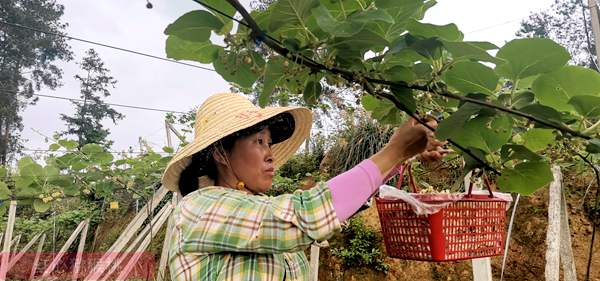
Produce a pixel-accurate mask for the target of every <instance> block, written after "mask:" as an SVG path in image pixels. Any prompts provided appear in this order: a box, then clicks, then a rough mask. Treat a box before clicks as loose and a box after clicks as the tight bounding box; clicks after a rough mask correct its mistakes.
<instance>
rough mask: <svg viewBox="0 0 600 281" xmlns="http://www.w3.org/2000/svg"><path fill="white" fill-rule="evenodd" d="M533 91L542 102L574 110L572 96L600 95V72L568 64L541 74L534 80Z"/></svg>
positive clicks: (560, 108) (557, 107)
mask: <svg viewBox="0 0 600 281" xmlns="http://www.w3.org/2000/svg"><path fill="white" fill-rule="evenodd" d="M533 92H534V93H535V96H536V97H537V99H538V100H539V101H540V103H541V104H544V105H547V106H551V107H553V108H555V109H557V110H560V111H574V110H575V109H574V108H573V106H572V105H570V104H569V101H570V100H571V98H572V97H575V96H581V95H587V96H596V97H598V96H600V74H598V73H597V72H595V71H593V70H591V69H588V68H584V67H581V66H566V67H563V68H561V69H559V70H557V71H554V72H552V73H548V74H544V75H540V77H538V78H537V79H536V80H535V81H534V82H533Z"/></svg>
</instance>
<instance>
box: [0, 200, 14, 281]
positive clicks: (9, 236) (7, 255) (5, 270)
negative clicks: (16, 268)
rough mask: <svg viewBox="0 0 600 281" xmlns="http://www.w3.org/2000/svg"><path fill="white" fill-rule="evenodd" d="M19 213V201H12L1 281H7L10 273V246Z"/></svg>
mask: <svg viewBox="0 0 600 281" xmlns="http://www.w3.org/2000/svg"><path fill="white" fill-rule="evenodd" d="M16 212H17V201H15V200H11V201H10V206H9V207H8V221H7V223H6V232H5V233H4V237H3V238H4V243H2V245H3V246H2V253H1V255H2V257H0V281H5V280H6V273H8V261H9V259H10V246H11V245H10V244H11V240H12V233H13V229H14V227H15V214H16Z"/></svg>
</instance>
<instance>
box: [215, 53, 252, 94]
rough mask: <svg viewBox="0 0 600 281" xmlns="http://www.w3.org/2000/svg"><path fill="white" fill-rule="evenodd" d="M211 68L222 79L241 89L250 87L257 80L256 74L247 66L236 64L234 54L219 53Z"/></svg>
mask: <svg viewBox="0 0 600 281" xmlns="http://www.w3.org/2000/svg"><path fill="white" fill-rule="evenodd" d="M213 66H214V67H215V71H216V72H217V73H219V75H221V77H223V79H225V80H227V81H229V82H231V83H235V84H237V85H239V86H240V87H242V88H250V87H252V85H253V84H254V82H255V81H256V79H258V74H257V73H254V72H253V71H252V69H250V66H249V65H248V64H245V63H239V62H238V60H237V56H236V54H235V53H231V52H227V51H220V52H219V55H218V58H217V59H216V60H215V61H214V62H213Z"/></svg>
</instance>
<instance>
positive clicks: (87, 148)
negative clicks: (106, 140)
mask: <svg viewBox="0 0 600 281" xmlns="http://www.w3.org/2000/svg"><path fill="white" fill-rule="evenodd" d="M81 152H83V153H84V154H86V155H93V154H97V153H101V152H104V148H103V147H102V146H100V145H98V144H95V143H88V144H86V145H84V146H83V147H82V148H81Z"/></svg>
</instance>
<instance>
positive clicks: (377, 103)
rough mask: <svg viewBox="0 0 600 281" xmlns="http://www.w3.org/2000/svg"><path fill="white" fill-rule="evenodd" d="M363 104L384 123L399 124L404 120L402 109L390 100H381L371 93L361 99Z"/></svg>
mask: <svg viewBox="0 0 600 281" xmlns="http://www.w3.org/2000/svg"><path fill="white" fill-rule="evenodd" d="M361 104H362V105H363V107H364V109H365V110H367V111H369V112H370V113H371V116H372V117H373V118H375V119H377V120H378V121H379V122H381V123H382V124H390V125H397V124H399V123H400V122H402V120H403V117H402V113H401V112H400V110H398V109H397V108H396V107H395V106H394V104H393V103H392V102H390V101H388V100H379V99H377V98H375V97H373V96H371V95H365V96H363V97H362V99H361Z"/></svg>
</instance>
